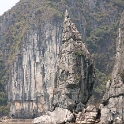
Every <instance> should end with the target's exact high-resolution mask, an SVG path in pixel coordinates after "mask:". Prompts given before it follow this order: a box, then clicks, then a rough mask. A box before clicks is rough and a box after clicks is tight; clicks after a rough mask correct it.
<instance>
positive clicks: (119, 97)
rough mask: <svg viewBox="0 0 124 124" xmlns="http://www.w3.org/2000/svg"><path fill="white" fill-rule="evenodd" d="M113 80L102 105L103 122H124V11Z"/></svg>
mask: <svg viewBox="0 0 124 124" xmlns="http://www.w3.org/2000/svg"><path fill="white" fill-rule="evenodd" d="M118 34H119V36H118V39H117V45H116V49H117V50H116V51H117V53H116V61H115V65H114V69H113V72H112V80H111V81H110V80H109V81H108V82H107V84H106V92H105V95H104V97H103V103H102V105H101V123H105V124H108V123H112V124H123V123H124V41H123V39H124V13H123V15H122V17H121V21H120V28H119V33H118Z"/></svg>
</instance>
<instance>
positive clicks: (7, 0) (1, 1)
mask: <svg viewBox="0 0 124 124" xmlns="http://www.w3.org/2000/svg"><path fill="white" fill-rule="evenodd" d="M19 1H20V0H0V15H2V14H3V13H4V12H5V11H7V10H9V9H11V8H12V7H13V6H14V5H15V4H16V3H17V2H19Z"/></svg>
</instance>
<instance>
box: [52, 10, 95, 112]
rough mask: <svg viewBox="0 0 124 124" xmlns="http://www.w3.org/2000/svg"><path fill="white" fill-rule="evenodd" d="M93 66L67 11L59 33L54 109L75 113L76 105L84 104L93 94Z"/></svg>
mask: <svg viewBox="0 0 124 124" xmlns="http://www.w3.org/2000/svg"><path fill="white" fill-rule="evenodd" d="M93 84H94V66H93V61H92V59H91V58H90V54H89V52H88V50H87V49H86V47H85V44H84V43H83V42H82V40H81V35H80V33H79V32H78V30H77V28H76V26H75V24H74V23H73V22H72V21H71V19H70V17H69V14H68V11H67V10H66V12H65V19H64V24H63V33H62V47H61V50H60V53H59V59H58V66H57V73H56V79H55V88H54V97H53V106H54V107H56V106H57V107H61V108H65V109H69V110H71V111H72V110H76V107H77V106H78V104H82V105H83V104H86V103H87V101H88V100H89V97H90V96H91V94H92V89H93Z"/></svg>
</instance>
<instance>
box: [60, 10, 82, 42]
mask: <svg viewBox="0 0 124 124" xmlns="http://www.w3.org/2000/svg"><path fill="white" fill-rule="evenodd" d="M63 27H64V29H63V34H62V41H63V42H65V41H67V40H69V39H71V38H72V39H73V40H81V35H80V33H79V31H78V30H77V28H76V26H75V24H74V23H73V22H72V21H71V19H70V17H69V13H68V11H67V10H66V12H65V19H64V23H63Z"/></svg>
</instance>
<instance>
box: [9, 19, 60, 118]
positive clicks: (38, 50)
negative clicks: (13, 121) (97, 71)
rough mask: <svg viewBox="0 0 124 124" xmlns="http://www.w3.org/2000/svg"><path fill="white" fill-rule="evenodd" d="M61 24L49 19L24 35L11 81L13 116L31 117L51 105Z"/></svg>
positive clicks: (10, 98) (10, 95)
mask: <svg viewBox="0 0 124 124" xmlns="http://www.w3.org/2000/svg"><path fill="white" fill-rule="evenodd" d="M31 21H33V22H31V24H32V23H35V22H34V21H35V20H31ZM32 25H33V24H32ZM32 25H31V26H32ZM59 25H60V24H59V22H57V21H55V22H54V24H53V23H51V22H50V21H49V20H48V21H46V23H45V24H42V25H41V27H39V28H37V29H35V30H34V29H33V28H32V27H30V29H29V30H28V31H27V32H26V35H25V36H24V38H23V41H22V43H21V45H22V46H21V48H20V52H19V53H20V54H18V55H17V56H16V57H15V60H14V63H13V65H12V67H11V75H10V83H8V91H9V93H8V99H9V101H10V102H11V107H10V115H13V117H15V118H32V117H34V116H36V115H39V114H41V113H42V112H44V111H47V110H50V108H51V101H52V97H53V88H54V77H55V72H56V62H57V56H58V54H59V47H60V38H61V29H60V26H59ZM55 34H56V35H55Z"/></svg>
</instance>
